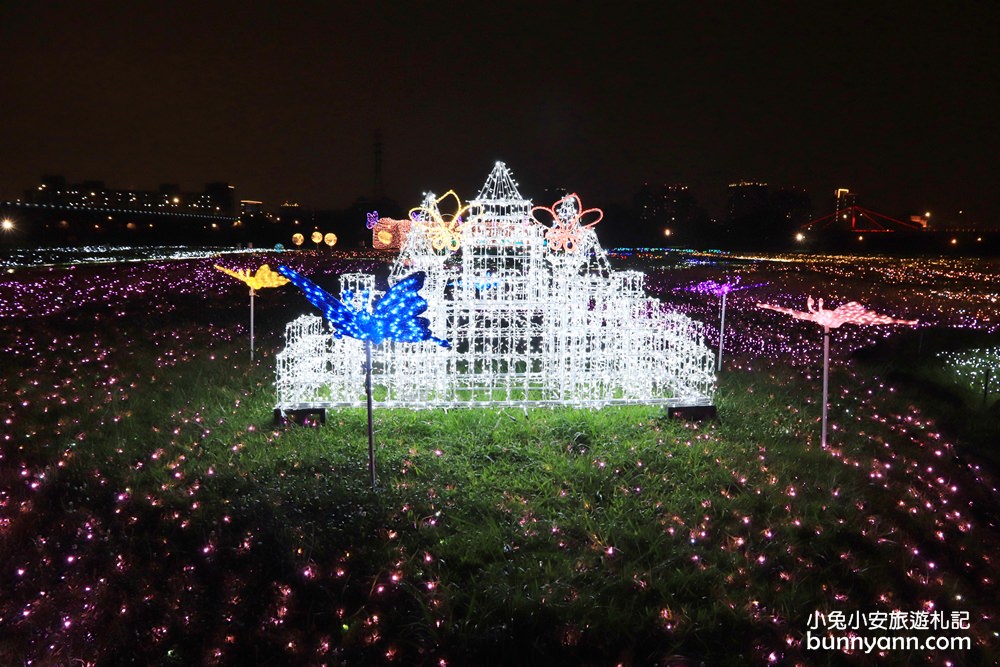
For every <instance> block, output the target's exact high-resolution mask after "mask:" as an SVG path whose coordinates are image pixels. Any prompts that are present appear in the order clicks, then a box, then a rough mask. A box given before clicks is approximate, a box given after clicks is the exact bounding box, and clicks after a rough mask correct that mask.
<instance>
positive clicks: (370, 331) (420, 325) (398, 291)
mask: <svg viewBox="0 0 1000 667" xmlns="http://www.w3.org/2000/svg"><path fill="white" fill-rule="evenodd" d="M278 273H280V274H281V275H283V276H284V277H286V278H288V280H289V281H291V283H292V284H293V285H295V286H296V287H298V288H299V289H301V290H302V291H303V293H305V295H306V298H307V299H308V300H309V302H310V303H311V304H312V305H314V306H316V307H317V308H319V309H320V311H322V313H323V317H325V318H326V320H327V321H328V322H329V323H330V326H332V327H333V334H334V335H335V336H336V337H337V338H342V337H344V336H348V337H350V338H357V339H358V340H365V341H371V342H372V344H374V345H378V344H379V343H381V342H382V341H384V340H395V341H400V342H403V343H419V342H421V341H425V340H430V341H433V342H435V343H437V344H438V345H440V346H441V347H451V344H450V343H449V342H448V341H446V340H443V339H441V338H435V337H434V335H433V334H431V330H430V324H431V323H430V320H428V319H427V318H426V317H420V314H421V313H423V312H424V311H425V310H427V300H426V299H424V297H422V296H420V294H419V292H420V289H421V288H422V287H423V286H424V278H425V277H426V276H425V274H424V273H423V272H422V271H418V272H416V273H412V274H410V275H409V276H407V277H406V278H403V279H402V280H400V281H399V282H398V283H396V284H395V285H393V286H392V287H390V288H389V291H388V292H386V293H385V295H383V296H382V298H381V299H379V301H378V303H376V304H375V307H374V308H373V309H372V311H371V312H368V311H367V310H363V309H362V310H355V309H354V308H353V307H351V306H350V305H348V304H346V303H344V302H343V301H341V300H340V299H337V298H336V297H334V296H333V295H331V294H330V293H329V292H327V291H326V290H324V289H323V288H322V287H320V286H319V285H317V284H316V283H314V282H312V281H311V280H309V279H308V278H305V277H303V276H301V275H299V274H298V273H296V272H295V271H292V270H291V269H289V268H288V267H287V266H279V267H278ZM344 296H345V298H346V300H350V294H349V293H346V294H345V295H344Z"/></svg>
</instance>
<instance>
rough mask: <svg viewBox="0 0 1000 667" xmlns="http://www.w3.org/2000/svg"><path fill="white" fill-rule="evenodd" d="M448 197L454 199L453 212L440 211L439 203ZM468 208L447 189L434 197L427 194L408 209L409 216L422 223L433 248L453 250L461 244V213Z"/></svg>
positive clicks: (452, 191) (453, 192)
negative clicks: (421, 201) (419, 204)
mask: <svg viewBox="0 0 1000 667" xmlns="http://www.w3.org/2000/svg"><path fill="white" fill-rule="evenodd" d="M448 197H453V198H454V199H455V212H454V213H441V208H440V207H439V204H440V203H441V202H442V201H444V200H445V199H447V198H448ZM468 209H469V207H468V206H462V200H461V199H459V198H458V195H457V194H455V191H454V190H448V192H446V193H444V194H443V195H441V196H440V197H438V198H436V199H435V198H434V195H433V194H429V195H427V198H426V199H424V203H423V205H421V206H417V207H416V208H412V209H410V218H411V219H412V220H413V221H414V222H415V223H417V224H420V225H423V227H424V230H425V232H426V234H427V240H428V241H430V243H431V246H432V247H433V248H434V249H435V250H445V249H447V250H449V251H451V252H454V251H456V250H458V249H459V247H461V245H462V228H461V226H462V214H463V213H465V212H466V211H467V210H468Z"/></svg>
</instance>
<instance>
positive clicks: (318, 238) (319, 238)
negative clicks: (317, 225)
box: [309, 232, 323, 245]
mask: <svg viewBox="0 0 1000 667" xmlns="http://www.w3.org/2000/svg"><path fill="white" fill-rule="evenodd" d="M309 238H310V239H312V242H313V243H315V244H316V245H319V244H320V243H321V242H322V241H323V234H321V233H320V232H313V233H312V236H310V237H309Z"/></svg>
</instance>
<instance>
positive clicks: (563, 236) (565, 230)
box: [531, 193, 604, 253]
mask: <svg viewBox="0 0 1000 667" xmlns="http://www.w3.org/2000/svg"><path fill="white" fill-rule="evenodd" d="M535 211H545V212H546V213H548V215H549V216H551V218H552V225H551V226H548V225H545V223H544V222H542V221H541V220H539V219H538V218H536V217H535ZM591 214H596V217H594V216H593V215H591ZM584 216H590V217H591V218H592V220H591V222H588V223H587V224H583V218H584ZM531 217H532V219H533V220H534V221H535V222H536V223H538V224H540V225H542V226H546V227H548V229H547V230H546V231H545V242H546V244H547V245H548V247H549V248H550V249H551V250H553V251H555V250H562V251H565V252H569V253H571V252H574V251H575V250H576V246H577V245H578V244H579V242H580V234H581V233H582V232H583V230H585V229H590V228H591V227H593V226H594V225H596V224H597V223H599V222H600V221H601V220H602V219H603V218H604V211H602V210H601V209H599V208H588V209H584V208H583V205H582V203H581V202H580V197H579V195H577V194H576V193H573V194H570V195H566V196H565V197H563V198H562V199H560V200H559V201H557V202H556V203H555V204H553V205H552V206H551V207H549V206H536V207H534V208H533V209H531Z"/></svg>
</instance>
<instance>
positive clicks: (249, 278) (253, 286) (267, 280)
mask: <svg viewBox="0 0 1000 667" xmlns="http://www.w3.org/2000/svg"><path fill="white" fill-rule="evenodd" d="M215 268H217V269H218V270H219V271H222V272H223V273H225V274H226V275H230V276H232V277H233V278H236V279H237V280H240V281H242V282H245V283H246V284H247V286H248V287H249V288H250V359H251V360H253V297H254V295H255V294H256V292H257V290H259V289H263V288H265V287H281V286H282V285H285V284H287V283H288V278H286V277H285V276H283V275H281V274H280V273H277V272H275V271H272V270H271V267H269V266H268V265H267V264H261V266H260V268H259V269H257V273H255V274H253V275H250V270H249V269H244V270H242V271H233V270H232V269H227V268H226V267H224V266H219V265H218V264H216V265H215Z"/></svg>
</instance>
